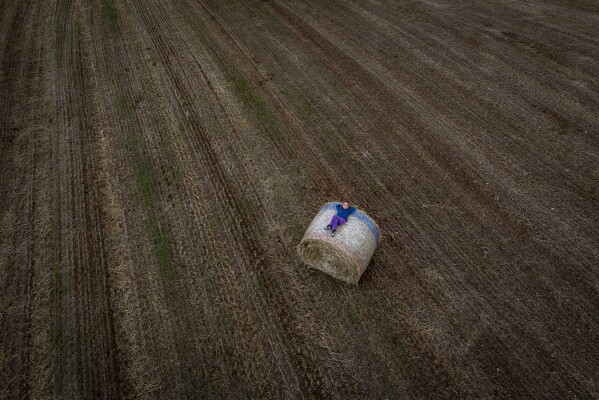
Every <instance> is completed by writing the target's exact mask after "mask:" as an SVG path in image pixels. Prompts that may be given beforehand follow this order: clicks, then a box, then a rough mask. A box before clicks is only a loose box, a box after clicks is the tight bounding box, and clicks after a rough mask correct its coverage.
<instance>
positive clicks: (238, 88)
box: [229, 72, 284, 141]
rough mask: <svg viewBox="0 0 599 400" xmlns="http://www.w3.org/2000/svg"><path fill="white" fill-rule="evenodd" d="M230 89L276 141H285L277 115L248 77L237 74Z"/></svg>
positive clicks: (230, 81) (231, 80) (230, 82)
mask: <svg viewBox="0 0 599 400" xmlns="http://www.w3.org/2000/svg"><path fill="white" fill-rule="evenodd" d="M229 87H230V89H231V91H232V92H233V93H234V94H235V96H236V97H237V98H238V99H239V100H240V101H241V103H242V104H243V106H244V107H245V108H247V109H249V110H252V113H253V115H254V118H255V120H256V122H257V123H258V124H259V125H260V126H262V127H264V128H267V129H268V130H269V132H270V133H271V135H272V136H273V138H274V139H275V140H277V141H282V140H284V137H283V134H282V130H281V127H280V125H279V123H278V121H277V118H276V116H275V114H274V113H273V112H272V110H271V109H270V108H269V107H268V104H267V103H266V101H265V100H264V99H263V98H262V96H260V95H259V94H258V93H257V92H256V90H255V89H254V87H253V86H252V83H251V82H250V80H249V79H248V78H247V77H245V76H244V75H243V74H241V73H239V72H238V73H235V74H234V75H233V77H232V78H231V79H230V80H229Z"/></svg>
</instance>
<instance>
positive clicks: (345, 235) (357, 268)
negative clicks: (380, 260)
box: [297, 203, 380, 285]
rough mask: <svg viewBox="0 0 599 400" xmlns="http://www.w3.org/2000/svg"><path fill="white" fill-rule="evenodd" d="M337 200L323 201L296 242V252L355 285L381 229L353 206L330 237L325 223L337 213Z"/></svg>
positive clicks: (327, 271) (304, 259)
mask: <svg viewBox="0 0 599 400" xmlns="http://www.w3.org/2000/svg"><path fill="white" fill-rule="evenodd" d="M337 204H340V203H326V204H325V205H324V206H323V207H322V208H321V209H320V211H319V212H318V214H317V215H316V217H314V219H313V220H312V223H311V224H310V226H309V227H308V230H307V231H306V233H305V234H304V237H303V238H302V240H301V242H300V243H299V245H298V246H297V252H298V254H299V256H300V258H301V259H302V261H303V262H305V263H306V264H308V266H310V267H312V268H316V269H319V270H321V271H322V272H325V273H327V274H329V275H331V276H333V277H335V278H337V279H339V280H342V281H345V282H348V283H352V284H354V285H356V284H358V281H359V280H360V277H361V276H362V274H363V273H364V271H365V270H366V267H367V266H368V263H370V259H371V258H372V254H373V253H374V250H375V248H376V245H377V244H378V242H379V238H380V231H379V227H378V225H377V224H376V223H375V222H374V221H373V220H372V218H370V217H369V216H368V215H366V214H365V213H364V212H363V211H360V210H356V211H355V212H354V213H353V214H352V215H350V216H349V218H348V219H347V222H346V223H345V224H344V225H341V226H339V227H338V228H337V234H336V235H335V237H332V236H331V235H330V231H325V230H324V227H325V226H326V225H327V224H328V223H329V222H330V221H331V218H332V217H333V216H334V215H335V214H336V213H337V210H336V208H335V206H336V205H337Z"/></svg>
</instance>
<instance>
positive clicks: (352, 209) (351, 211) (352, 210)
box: [349, 207, 356, 215]
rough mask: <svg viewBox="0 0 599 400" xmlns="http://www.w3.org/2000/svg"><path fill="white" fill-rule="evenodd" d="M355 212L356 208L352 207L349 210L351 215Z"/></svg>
mask: <svg viewBox="0 0 599 400" xmlns="http://www.w3.org/2000/svg"><path fill="white" fill-rule="evenodd" d="M354 211H356V207H350V208H349V215H352V214H353V213H354Z"/></svg>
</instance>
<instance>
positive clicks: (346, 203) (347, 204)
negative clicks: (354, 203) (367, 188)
mask: <svg viewBox="0 0 599 400" xmlns="http://www.w3.org/2000/svg"><path fill="white" fill-rule="evenodd" d="M343 208H346V209H347V208H349V203H348V202H347V201H344V202H343Z"/></svg>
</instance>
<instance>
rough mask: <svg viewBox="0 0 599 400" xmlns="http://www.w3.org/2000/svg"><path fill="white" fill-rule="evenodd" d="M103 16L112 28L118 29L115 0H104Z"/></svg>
mask: <svg viewBox="0 0 599 400" xmlns="http://www.w3.org/2000/svg"><path fill="white" fill-rule="evenodd" d="M102 18H104V20H105V21H106V23H107V24H108V27H109V28H110V29H111V30H113V31H115V30H116V28H117V20H118V12H117V10H116V7H115V6H114V0H102Z"/></svg>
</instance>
